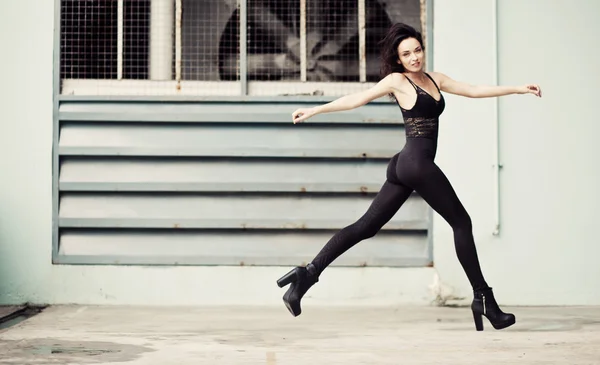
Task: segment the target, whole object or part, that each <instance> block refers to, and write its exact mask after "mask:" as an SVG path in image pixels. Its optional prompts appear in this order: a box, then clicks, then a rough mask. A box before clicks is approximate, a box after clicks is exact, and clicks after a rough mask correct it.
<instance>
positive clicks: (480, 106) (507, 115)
mask: <svg viewBox="0 0 600 365" xmlns="http://www.w3.org/2000/svg"><path fill="white" fill-rule="evenodd" d="M492 4H493V3H492V1H479V0H453V1H437V2H436V6H435V14H434V19H435V34H434V37H435V56H434V63H435V68H436V69H438V70H440V71H442V72H445V73H447V74H448V75H450V76H451V77H453V78H455V79H458V80H463V81H467V82H471V83H483V84H486V83H491V82H492V81H493V62H492V61H493V47H492V39H493V38H492V36H493V32H492V24H493V17H492V16H493V7H492ZM498 4H499V6H498V16H499V21H498V28H499V35H498V39H499V42H498V43H499V49H498V54H499V57H498V68H499V82H500V84H503V85H520V84H526V83H538V84H539V85H541V87H542V90H543V95H542V96H543V97H542V98H541V99H538V98H536V97H534V96H531V95H511V96H507V97H504V98H500V99H499V115H500V117H499V125H500V128H499V129H500V157H501V163H502V165H503V168H502V170H501V173H500V181H501V183H500V196H501V199H500V206H501V214H500V224H501V229H500V235H499V236H497V237H496V236H493V235H492V231H493V226H494V214H493V212H494V211H493V197H494V195H493V189H492V186H493V185H492V182H493V174H492V172H493V169H492V164H493V149H492V145H493V140H494V128H493V118H494V109H493V101H492V100H491V99H465V98H459V97H454V96H452V95H448V96H447V104H448V108H447V109H446V112H445V114H444V121H443V122H442V131H441V135H442V137H441V140H440V151H439V158H438V163H439V165H440V166H441V167H442V168H443V169H444V170H445V171H446V173H447V175H448V177H449V179H450V180H451V181H452V183H453V184H454V185H455V188H456V190H457V193H458V195H459V197H460V198H461V199H462V200H463V202H464V205H465V206H466V208H467V209H468V211H469V212H470V213H471V217H472V220H473V225H474V231H475V239H476V242H477V247H478V250H479V256H480V260H481V262H482V265H483V271H484V275H485V276H486V279H487V280H488V284H490V286H492V287H493V288H494V290H495V291H496V292H497V296H498V298H499V300H501V301H502V302H503V303H509V304H556V305H562V304H599V303H600V290H598V289H597V288H595V287H596V286H597V285H596V284H595V281H597V278H599V277H600V267H599V266H598V265H597V264H596V263H595V261H596V258H597V257H598V255H599V254H600V245H598V235H597V232H596V230H595V229H594V225H595V217H597V216H598V214H597V210H596V209H597V205H598V202H599V201H600V194H599V193H598V188H597V187H598V186H600V168H599V165H598V163H597V156H599V155H600V147H599V144H598V143H597V139H598V135H599V133H600V124H599V123H598V122H597V116H596V113H595V112H594V105H595V103H596V100H595V99H596V92H595V88H596V86H597V85H598V82H600V73H598V71H597V70H596V68H597V65H598V63H599V61H600V53H599V52H598V50H597V49H596V47H594V46H592V45H593V44H595V43H597V34H598V32H599V31H600V26H599V25H598V23H597V22H596V21H595V20H594V19H595V16H596V14H598V13H599V12H600V3H598V2H591V1H584V0H579V1H576V2H567V1H544V0H527V1H519V0H501V1H498ZM465 12H466V13H467V14H465ZM458 19H460V21H458ZM454 257H455V253H454V247H453V244H452V233H451V230H450V229H449V228H448V226H447V224H445V222H444V221H443V220H442V219H441V218H440V217H439V216H437V215H436V216H435V217H434V262H435V266H436V268H437V270H438V273H439V275H440V277H441V279H442V280H443V282H445V283H446V284H448V285H449V286H451V287H452V288H453V289H454V295H455V296H458V297H463V296H467V295H470V288H469V285H468V282H467V280H466V277H465V276H464V274H463V273H462V270H461V268H460V266H459V265H458V261H457V260H456V259H455V258H454Z"/></svg>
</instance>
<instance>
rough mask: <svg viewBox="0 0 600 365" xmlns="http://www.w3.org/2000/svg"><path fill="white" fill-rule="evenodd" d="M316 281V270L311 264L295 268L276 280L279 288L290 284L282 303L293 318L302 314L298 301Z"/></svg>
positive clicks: (317, 277) (317, 276)
mask: <svg viewBox="0 0 600 365" xmlns="http://www.w3.org/2000/svg"><path fill="white" fill-rule="evenodd" d="M318 281H319V275H318V273H317V269H316V268H315V267H314V266H313V265H312V264H308V265H306V267H295V268H294V269H292V270H291V271H290V272H288V273H287V274H285V275H283V276H282V277H281V278H279V280H277V285H278V286H279V287H280V288H282V287H284V286H286V285H288V284H291V285H290V287H289V289H288V290H287V291H286V292H285V294H284V295H283V303H284V304H285V306H286V308H287V309H288V311H290V313H291V314H292V315H293V316H294V317H297V316H299V315H300V313H302V308H301V307H300V301H301V300H302V297H303V296H304V294H306V292H307V291H308V289H310V287H311V286H313V285H314V284H315V283H316V282H318Z"/></svg>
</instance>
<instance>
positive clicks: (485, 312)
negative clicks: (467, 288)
mask: <svg viewBox="0 0 600 365" xmlns="http://www.w3.org/2000/svg"><path fill="white" fill-rule="evenodd" d="M474 294H475V298H473V303H471V310H472V311H473V320H474V321H475V329H476V330H477V331H483V317H485V318H487V319H488V320H489V321H490V323H491V325H492V327H494V329H497V330H501V329H504V328H506V327H510V326H512V325H513V324H515V323H516V322H517V320H516V318H515V315H514V314H512V313H504V312H503V311H502V310H501V309H500V307H499V306H498V303H496V299H495V298H494V293H493V292H492V288H487V289H482V290H475V291H474Z"/></svg>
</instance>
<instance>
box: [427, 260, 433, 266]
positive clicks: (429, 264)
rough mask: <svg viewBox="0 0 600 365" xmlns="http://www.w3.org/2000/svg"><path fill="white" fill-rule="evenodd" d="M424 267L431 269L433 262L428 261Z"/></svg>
mask: <svg viewBox="0 0 600 365" xmlns="http://www.w3.org/2000/svg"><path fill="white" fill-rule="evenodd" d="M425 266H426V267H433V261H430V262H428V263H427V265H425Z"/></svg>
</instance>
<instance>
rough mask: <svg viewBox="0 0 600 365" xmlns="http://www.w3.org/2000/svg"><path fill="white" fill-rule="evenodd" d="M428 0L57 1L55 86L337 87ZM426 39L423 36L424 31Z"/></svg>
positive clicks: (96, 91) (365, 66) (142, 90)
mask: <svg viewBox="0 0 600 365" xmlns="http://www.w3.org/2000/svg"><path fill="white" fill-rule="evenodd" d="M424 5H425V0H61V22H60V25H61V32H60V34H61V38H60V44H61V47H60V76H61V93H62V94H75V95H115V94H121V95H340V94H344V93H347V92H349V91H353V90H356V91H358V90H362V89H364V88H367V87H370V86H371V85H373V84H374V83H375V82H377V81H378V80H379V67H380V62H379V46H378V42H379V41H380V40H381V39H382V37H383V36H384V34H385V32H386V31H387V29H388V28H389V26H390V25H391V24H393V23H395V22H399V21H402V22H406V23H409V24H411V25H413V26H415V27H416V28H417V29H419V30H421V31H422V32H424V29H425V27H424V26H423V25H424V21H425V19H424V13H425V9H424ZM423 35H424V37H425V36H426V34H423Z"/></svg>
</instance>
